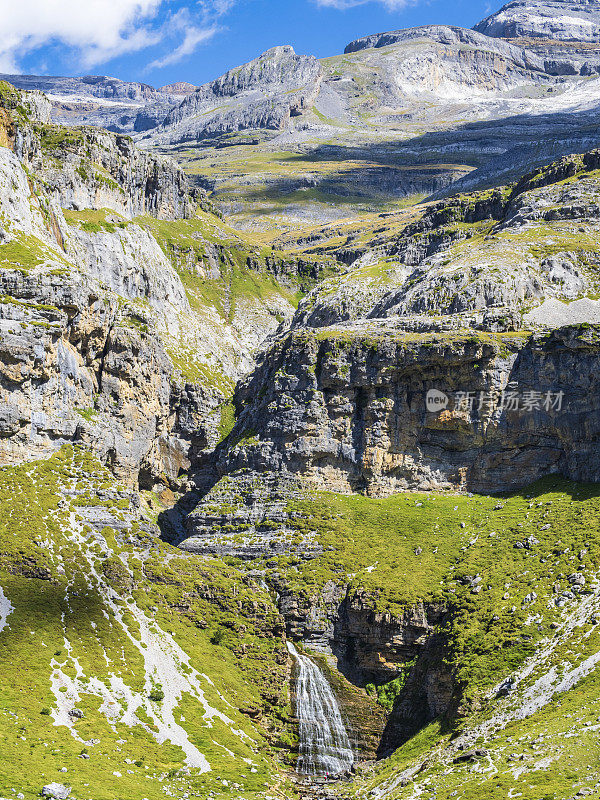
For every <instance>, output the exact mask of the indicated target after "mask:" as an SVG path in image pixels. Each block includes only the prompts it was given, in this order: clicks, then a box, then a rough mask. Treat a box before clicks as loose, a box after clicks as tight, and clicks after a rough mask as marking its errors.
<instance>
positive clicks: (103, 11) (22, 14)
mask: <svg viewBox="0 0 600 800" xmlns="http://www.w3.org/2000/svg"><path fill="white" fill-rule="evenodd" d="M234 2H235V0H200V2H197V3H193V4H192V6H191V7H192V8H194V11H195V13H193V14H192V13H190V12H189V11H188V10H187V9H183V10H181V9H180V11H178V12H176V13H175V14H172V15H171V16H170V17H169V18H168V20H167V22H163V23H161V24H159V22H158V21H157V14H158V12H159V10H161V7H163V8H164V7H165V4H166V3H169V0H0V19H1V20H2V24H1V25H0V71H2V72H19V71H20V69H19V63H20V61H21V60H22V59H23V57H25V56H26V55H27V54H28V53H31V52H32V51H34V50H36V49H38V48H40V47H43V46H45V45H49V44H62V45H66V46H67V47H69V48H72V49H74V50H75V51H76V54H77V62H78V64H80V65H81V68H82V69H84V70H87V69H90V68H92V67H95V66H97V65H99V64H103V63H105V62H107V61H109V60H110V59H112V58H115V57H116V56H120V55H123V54H125V53H132V52H136V51H139V50H143V49H145V48H147V47H150V46H152V45H156V44H159V43H160V42H161V41H163V39H164V38H165V37H169V36H170V37H171V42H172V37H173V36H174V35H178V36H179V38H180V39H181V42H180V43H179V44H176V45H175V46H174V47H173V48H172V49H171V51H170V52H169V54H168V55H167V56H165V57H164V58H162V59H161V58H159V59H157V60H156V62H155V66H160V65H162V66H164V65H166V64H173V63H175V62H176V61H178V60H179V59H180V58H183V57H184V56H186V55H190V54H191V53H192V52H193V51H194V50H195V49H196V47H198V45H199V44H201V43H202V42H204V41H207V40H208V39H210V38H211V37H212V36H214V34H215V33H216V31H217V28H216V26H215V20H216V19H218V18H219V17H220V16H222V15H223V14H225V13H226V12H227V11H229V10H230V8H231V7H232V6H233V4H234ZM182 11H183V15H184V16H185V18H186V26H185V29H184V28H183V27H182V26H181V25H180V24H178V20H181V19H182ZM50 71H51V72H52V71H56V70H53V69H52V65H50Z"/></svg>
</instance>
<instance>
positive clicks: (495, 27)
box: [474, 0, 600, 42]
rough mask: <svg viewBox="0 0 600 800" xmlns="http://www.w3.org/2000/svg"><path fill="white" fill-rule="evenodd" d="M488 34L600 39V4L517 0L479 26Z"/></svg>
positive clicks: (540, 37) (505, 37)
mask: <svg viewBox="0 0 600 800" xmlns="http://www.w3.org/2000/svg"><path fill="white" fill-rule="evenodd" d="M474 30H476V31H479V32H480V33H484V34H485V35H486V36H494V37H502V38H503V39H523V38H528V39H552V40H556V39H558V40H560V41H572V42H600V3H597V2H586V3H580V2H572V0H554V2H552V1H551V2H536V0H533V1H532V0H513V2H511V3H507V4H506V5H504V6H502V8H501V9H500V10H499V11H496V12H495V13H494V14H491V15H490V16H489V17H486V18H485V19H484V20H482V21H481V22H479V23H478V24H477V25H475V28H474Z"/></svg>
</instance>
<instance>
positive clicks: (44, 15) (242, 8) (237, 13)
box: [0, 0, 498, 86]
mask: <svg viewBox="0 0 600 800" xmlns="http://www.w3.org/2000/svg"><path fill="white" fill-rule="evenodd" d="M497 7H498V6H495V5H494V6H490V4H489V2H488V0H454V2H452V3H448V2H447V0H430V1H429V2H418V0H417V2H408V3H407V2H406V0H195V1H194V2H181V0H20V1H19V0H0V18H1V19H2V20H3V25H2V27H1V28H0V72H22V73H32V74H50V75H85V74H94V75H115V76H117V77H119V78H123V79H125V80H140V81H144V82H146V83H151V84H153V85H155V86H160V85H163V84H166V83H171V82H173V81H176V80H186V81H190V82H191V83H196V84H200V83H204V82H206V81H209V80H212V79H213V78H215V77H217V76H219V75H221V74H222V73H223V72H225V71H226V70H227V69H230V68H231V67H234V66H237V65H238V64H241V63H244V62H246V61H249V60H250V59H252V58H255V57H256V56H257V55H259V54H260V53H262V52H263V51H264V50H267V49H268V48H270V47H273V46H275V45H278V44H291V45H293V47H294V49H295V50H296V52H297V53H309V54H313V55H316V56H319V57H322V56H328V55H335V54H337V53H341V52H343V49H344V47H345V45H346V44H347V43H348V42H349V41H351V40H352V39H355V38H357V37H359V36H364V35H366V34H369V33H376V32H379V31H386V30H393V29H396V28H407V27H412V26H415V25H427V24H435V23H439V24H453V25H462V26H464V27H471V26H472V25H474V24H475V23H476V22H478V21H479V20H480V19H481V18H483V17H484V16H486V15H487V14H489V13H490V12H491V11H495V10H496V8H497Z"/></svg>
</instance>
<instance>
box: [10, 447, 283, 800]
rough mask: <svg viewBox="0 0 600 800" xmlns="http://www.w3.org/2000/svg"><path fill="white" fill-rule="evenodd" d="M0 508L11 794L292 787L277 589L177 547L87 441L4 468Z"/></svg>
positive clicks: (159, 794) (100, 799)
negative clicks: (281, 744) (285, 777)
mask: <svg viewBox="0 0 600 800" xmlns="http://www.w3.org/2000/svg"><path fill="white" fill-rule="evenodd" d="M0 508H1V520H2V522H1V523H0V553H1V565H0V585H1V586H2V593H1V595H0V599H1V605H0V610H1V614H0V627H1V628H2V630H1V632H0V682H1V683H0V686H1V688H0V696H1V698H2V700H1V707H0V741H1V742H2V747H1V749H2V754H3V755H2V759H1V764H0V793H1V794H2V795H3V796H11V795H12V794H13V791H14V792H17V793H19V792H20V793H22V794H23V795H24V796H25V797H27V798H33V797H37V796H38V795H39V793H40V790H41V789H42V786H44V785H46V784H49V783H51V782H60V783H62V784H65V785H68V786H70V787H72V790H73V796H74V797H77V798H92V799H93V800H104V798H106V800H112V798H115V797H123V798H125V797H126V798H131V800H133V799H134V798H143V797H145V798H149V800H150V798H163V797H165V796H177V797H181V796H183V797H188V796H195V797H206V796H208V794H209V792H210V793H212V794H211V796H212V797H214V796H217V797H221V796H223V797H229V796H233V795H235V796H239V797H245V798H262V797H264V793H265V791H266V787H267V786H269V787H271V788H270V791H272V792H273V793H274V796H282V797H283V796H285V794H284V793H281V792H278V791H277V789H276V787H277V785H278V784H279V783H280V780H281V778H280V774H279V770H278V767H277V758H276V755H277V752H278V750H277V743H278V731H280V732H283V731H284V730H285V728H286V722H287V715H288V709H289V697H288V688H287V666H286V662H287V658H286V655H285V652H284V648H283V647H282V642H281V639H280V634H281V620H280V617H279V615H278V613H277V611H276V609H275V608H274V606H273V604H272V601H271V599H270V597H269V595H268V594H267V593H266V592H264V590H263V589H261V588H260V587H259V586H258V585H257V584H256V583H254V582H253V581H252V580H251V579H249V578H244V577H243V576H241V575H240V574H239V573H236V572H235V571H234V570H232V569H231V568H229V567H227V566H226V565H225V564H223V563H222V562H217V561H211V562H210V564H208V563H207V562H206V561H205V560H204V559H201V558H197V557H196V558H193V557H192V558H190V557H188V556H186V555H184V554H182V553H181V552H179V551H177V550H175V549H174V548H172V547H170V546H168V545H165V544H163V543H162V542H161V541H160V540H159V538H158V536H157V529H156V527H155V525H154V524H153V522H152V521H151V519H150V518H149V517H148V515H147V514H146V513H144V512H143V511H142V510H141V509H140V507H139V505H138V501H137V498H136V495H133V494H132V493H131V492H129V491H126V490H124V489H123V488H122V487H120V486H118V485H117V484H116V483H115V482H114V480H113V479H112V478H111V476H110V474H109V473H108V472H107V471H106V470H105V469H104V468H103V467H101V466H100V464H99V463H98V462H97V461H96V460H95V459H94V458H93V457H92V456H91V455H89V453H87V452H86V451H84V450H80V449H77V448H75V449H74V448H72V447H70V446H67V447H64V448H63V449H62V450H61V451H60V452H59V453H57V454H56V455H55V456H54V457H52V458H51V459H49V460H47V461H44V462H36V463H30V464H27V465H24V466H20V467H8V468H4V469H2V471H1V472H0ZM285 738H286V737H285V735H284V739H285Z"/></svg>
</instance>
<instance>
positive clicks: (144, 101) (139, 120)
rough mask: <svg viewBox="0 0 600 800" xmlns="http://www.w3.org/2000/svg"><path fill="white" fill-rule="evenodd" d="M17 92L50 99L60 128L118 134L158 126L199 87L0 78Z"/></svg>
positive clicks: (102, 78) (94, 78)
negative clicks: (41, 94)
mask: <svg viewBox="0 0 600 800" xmlns="http://www.w3.org/2000/svg"><path fill="white" fill-rule="evenodd" d="M0 80H3V81H7V82H8V83H10V84H11V85H12V86H15V87H17V88H18V89H24V90H27V91H31V90H33V89H37V90H39V91H42V92H44V93H45V95H47V96H48V98H49V100H50V103H51V109H52V118H53V120H54V122H56V123H58V124H61V125H82V124H85V125H95V126H98V127H101V128H107V129H108V130H111V131H115V132H118V133H134V132H140V131H145V130H147V129H148V128H150V127H156V126H157V125H158V124H160V123H161V122H162V121H163V119H164V118H165V117H166V115H167V114H168V112H169V111H170V110H171V109H172V108H173V107H174V106H176V105H178V104H179V103H180V102H181V101H182V100H183V98H184V97H185V96H186V95H188V94H189V93H190V92H192V91H194V90H195V89H196V88H197V87H196V86H194V85H193V84H191V83H186V82H185V81H181V82H179V83H174V84H170V85H168V86H163V87H161V88H160V89H155V88H154V87H152V86H149V85H148V84H146V83H138V82H136V81H122V80H120V79H119V78H111V77H108V76H106V75H86V76H83V77H81V78H71V77H69V78H67V77H54V76H52V77H51V76H45V75H9V74H3V75H0Z"/></svg>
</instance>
